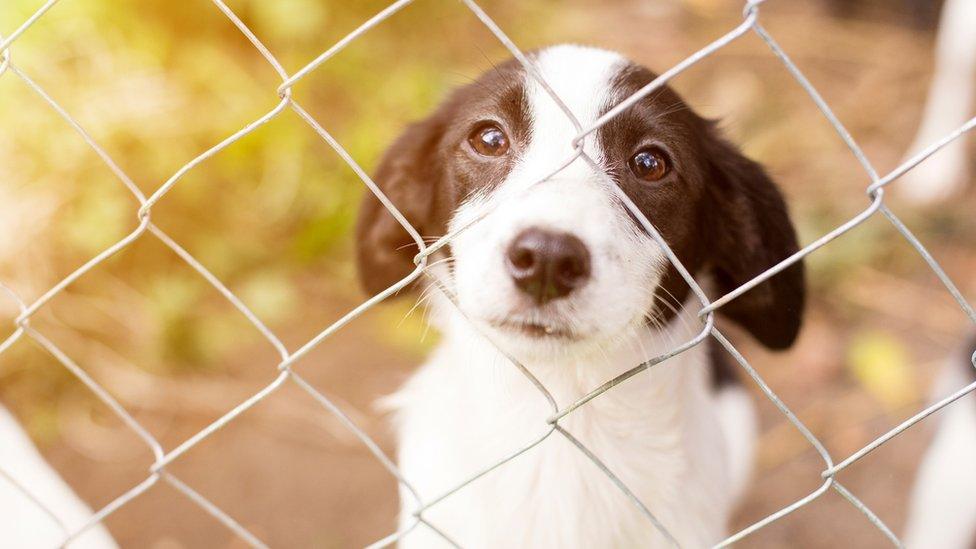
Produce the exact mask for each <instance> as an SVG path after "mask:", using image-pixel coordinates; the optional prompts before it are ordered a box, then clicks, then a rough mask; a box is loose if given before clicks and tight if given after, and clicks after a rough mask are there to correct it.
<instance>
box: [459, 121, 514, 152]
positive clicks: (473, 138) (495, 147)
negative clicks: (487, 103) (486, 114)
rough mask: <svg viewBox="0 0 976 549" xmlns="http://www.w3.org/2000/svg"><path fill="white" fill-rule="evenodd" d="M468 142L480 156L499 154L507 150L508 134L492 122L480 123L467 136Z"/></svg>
mask: <svg viewBox="0 0 976 549" xmlns="http://www.w3.org/2000/svg"><path fill="white" fill-rule="evenodd" d="M468 143H469V144H470V145H471V148H472V149H474V150H475V152H476V153H478V154H480V155H481V156H501V155H503V154H505V153H506V152H508V136H507V135H505V132H503V131H502V130H501V128H499V127H498V126H496V125H494V124H482V125H480V126H478V127H477V128H475V129H474V131H473V132H471V134H470V135H469V136H468Z"/></svg>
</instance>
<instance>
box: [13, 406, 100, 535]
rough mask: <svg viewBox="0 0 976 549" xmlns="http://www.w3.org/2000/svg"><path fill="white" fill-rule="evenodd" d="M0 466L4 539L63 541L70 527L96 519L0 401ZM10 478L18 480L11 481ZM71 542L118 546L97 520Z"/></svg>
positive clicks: (74, 527)
mask: <svg viewBox="0 0 976 549" xmlns="http://www.w3.org/2000/svg"><path fill="white" fill-rule="evenodd" d="M0 472H2V473H3V474H2V475H0V540H2V543H0V545H2V546H4V547H23V548H27V549H29V548H47V547H59V546H60V544H61V542H62V541H64V537H65V535H66V534H67V533H68V532H71V531H73V530H74V529H76V528H80V527H82V526H83V525H84V524H86V523H87V522H88V521H89V519H91V514H92V513H91V510H90V509H89V508H88V506H87V505H85V504H84V502H82V501H81V499H79V498H78V496H77V495H75V493H74V492H73V491H72V490H71V488H70V487H69V486H68V485H67V483H65V482H64V480H63V479H62V478H61V477H60V476H59V475H58V473H57V472H56V471H55V470H54V469H53V468H52V467H51V466H50V465H49V464H48V463H47V462H46V461H45V460H44V457H43V456H41V454H40V452H38V451H37V448H35V447H34V444H33V443H32V442H31V440H30V437H28V436H27V433H25V432H24V430H23V429H22V428H21V427H20V424H19V423H18V422H17V420H16V419H14V417H13V416H12V415H11V414H10V412H8V411H7V410H6V409H5V408H4V407H3V406H0ZM10 480H13V481H14V482H16V483H17V484H16V485H14V484H11V482H10ZM22 489H23V490H26V491H28V492H29V493H30V495H27V494H25V493H24V491H22ZM40 505H43V506H44V508H46V510H45V509H42V508H41V507H40ZM49 512H50V514H49ZM52 515H53V516H52ZM68 547H70V548H71V549H113V548H115V547H118V546H117V545H116V544H115V540H113V539H112V536H111V535H110V534H109V533H108V530H107V529H106V528H105V527H104V526H103V525H101V524H96V525H95V526H93V527H91V528H89V529H88V530H86V531H85V532H84V533H82V534H81V535H80V536H78V538H77V539H76V540H74V541H73V542H72V543H71V544H69V545H68Z"/></svg>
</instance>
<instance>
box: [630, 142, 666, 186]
mask: <svg viewBox="0 0 976 549" xmlns="http://www.w3.org/2000/svg"><path fill="white" fill-rule="evenodd" d="M630 170H631V171H632V172H634V175H636V176H637V177H638V178H639V179H643V180H644V181H658V180H660V179H662V178H663V177H664V176H665V175H668V172H669V171H671V166H670V165H669V164H668V157H667V156H665V154H664V153H663V152H661V151H660V150H658V149H655V148H647V149H642V150H640V151H638V152H637V154H635V155H634V156H632V157H631V158H630Z"/></svg>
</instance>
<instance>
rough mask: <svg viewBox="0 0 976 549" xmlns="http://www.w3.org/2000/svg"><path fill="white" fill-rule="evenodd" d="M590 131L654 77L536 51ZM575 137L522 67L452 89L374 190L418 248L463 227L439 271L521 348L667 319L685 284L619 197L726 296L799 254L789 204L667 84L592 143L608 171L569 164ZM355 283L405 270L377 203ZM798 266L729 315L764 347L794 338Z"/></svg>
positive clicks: (398, 147) (410, 247) (365, 215)
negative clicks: (416, 236)
mask: <svg viewBox="0 0 976 549" xmlns="http://www.w3.org/2000/svg"><path fill="white" fill-rule="evenodd" d="M531 58H532V61H533V63H535V65H536V67H537V68H538V71H539V72H540V74H541V75H542V77H543V78H544V79H545V80H546V82H547V83H548V84H549V85H550V86H551V87H552V89H553V91H555V93H556V94H557V95H558V96H559V97H560V98H561V99H562V100H563V101H564V102H565V104H566V106H567V107H568V108H569V109H570V110H571V111H572V112H573V114H574V115H575V116H576V117H577V118H578V119H579V121H580V122H581V123H582V124H583V125H584V126H586V125H588V124H590V123H592V122H593V121H595V120H596V119H597V118H598V117H599V116H600V115H601V114H603V113H605V112H606V111H607V110H609V109H610V108H611V107H612V106H614V105H615V104H617V103H618V102H620V101H621V100H623V99H624V98H626V97H628V96H629V95H631V94H632V93H634V92H635V91H637V90H638V89H640V88H641V87H642V86H644V85H646V84H647V83H649V82H650V81H651V80H653V78H654V77H655V75H654V74H653V73H651V72H650V71H648V70H647V69H645V68H643V67H641V66H638V65H635V64H633V63H631V62H628V61H627V60H625V59H624V58H622V57H620V56H619V55H617V54H615V53H611V52H607V51H602V50H597V49H592V48H584V47H577V46H557V47H553V48H549V49H545V50H541V51H539V52H537V53H536V54H533V55H532V56H531ZM575 134H576V130H575V129H574V127H573V125H572V124H571V122H570V121H569V119H568V118H567V117H566V115H565V113H564V112H563V111H562V110H561V109H560V107H559V106H558V105H557V104H556V103H555V102H554V101H553V100H552V99H551V98H550V96H549V95H548V94H547V93H546V91H545V90H544V89H543V88H542V87H541V86H540V85H539V84H537V83H536V81H535V80H534V79H533V78H532V77H531V76H530V75H529V74H527V73H526V72H525V71H524V69H523V68H522V67H521V66H520V65H519V64H518V63H517V62H515V61H514V60H513V61H509V62H507V63H505V64H502V65H500V66H498V67H496V68H495V69H494V70H492V71H489V72H488V73H486V74H485V75H484V76H482V77H481V78H480V79H478V80H477V81H475V82H474V83H472V84H470V85H468V86H466V87H464V88H461V89H460V90H458V91H457V92H455V93H454V94H453V95H452V96H451V97H450V98H449V99H448V100H447V101H445V102H444V103H443V104H442V105H441V107H440V108H439V109H438V110H437V111H436V112H435V113H434V114H432V115H431V116H430V117H429V118H427V119H426V120H424V121H421V122H418V123H415V124H413V125H412V126H410V127H409V128H408V129H407V130H406V132H405V133H404V134H403V135H402V136H401V137H400V138H399V139H398V140H397V141H396V143H394V145H393V146H392V147H390V149H389V150H388V151H387V153H386V156H385V157H384V159H383V161H382V163H381V165H380V168H379V170H378V172H377V174H376V178H375V179H376V182H377V184H378V185H379V186H380V187H381V188H382V189H383V191H384V193H386V194H387V196H388V197H389V198H390V199H391V200H392V201H393V203H394V204H396V205H397V207H398V208H399V209H400V210H401V211H402V213H403V214H404V215H405V217H406V218H407V219H408V220H409V221H410V223H411V224H412V225H413V226H414V227H416V228H417V229H418V231H419V232H420V234H421V235H424V236H439V235H443V234H445V233H446V232H447V231H449V230H452V229H455V228H458V227H461V226H464V225H466V224H467V223H468V222H469V221H470V220H472V219H478V218H480V219H479V220H478V221H477V222H475V223H473V224H472V225H471V226H469V227H467V228H466V229H465V230H464V231H462V232H461V233H460V234H459V235H458V237H457V238H456V239H455V240H453V241H452V242H451V243H450V247H449V249H448V254H449V255H450V259H449V260H448V262H447V265H448V266H449V267H450V268H449V269H445V272H446V273H447V276H448V278H449V285H450V286H451V287H452V289H453V290H454V291H455V292H456V295H457V299H458V302H459V304H460V307H461V309H462V311H463V312H464V313H465V314H466V316H468V317H469V318H470V319H471V320H472V321H474V322H476V323H478V324H480V325H481V326H482V327H483V328H484V329H486V330H489V331H491V332H493V334H494V335H495V336H497V337H495V338H494V339H495V340H496V341H501V342H505V344H507V345H510V346H511V349H510V350H511V351H515V352H532V351H536V352H537V351H540V350H544V351H545V350H548V351H551V350H552V349H554V348H555V347H556V346H558V347H560V348H566V347H573V346H576V345H580V344H588V343H594V342H596V343H600V342H606V341H608V340H609V339H613V338H616V337H618V336H619V335H620V334H624V333H628V332H629V331H631V330H633V329H635V328H641V327H643V326H645V325H648V324H651V325H654V324H659V323H662V322H667V321H668V320H669V319H670V317H671V316H672V315H673V314H674V311H675V309H676V308H679V307H681V304H682V303H683V302H684V299H685V297H686V296H687V294H688V291H689V289H688V287H687V285H686V284H685V282H684V281H683V280H682V279H681V277H680V275H679V274H678V272H677V270H676V269H675V268H674V267H673V266H672V265H671V263H670V262H669V261H668V260H667V258H666V257H665V255H664V253H663V252H662V250H661V249H660V247H659V246H658V245H657V243H656V242H655V241H654V239H653V238H652V237H651V236H650V235H649V234H647V233H646V231H644V230H643V229H642V228H641V225H640V224H639V223H638V222H637V220H635V219H634V217H633V216H632V215H630V213H629V212H628V210H627V209H626V208H625V207H624V206H623V205H622V204H621V203H620V201H619V200H618V199H616V198H615V196H614V193H613V192H612V190H611V189H610V188H608V185H610V184H615V185H617V186H619V188H620V189H622V190H623V191H624V193H626V195H627V196H628V197H629V198H630V199H631V201H633V202H634V204H635V205H636V206H637V207H638V208H639V209H640V211H641V212H642V213H643V214H644V215H645V216H646V217H647V219H648V220H650V222H651V223H652V224H653V225H654V227H655V228H656V229H657V230H658V231H659V232H660V234H661V236H662V237H663V238H664V239H665V240H666V241H667V243H668V245H669V246H670V247H671V248H672V250H674V252H675V254H676V255H677V256H678V258H679V259H680V260H681V262H682V263H683V264H684V265H685V267H687V268H688V270H689V271H691V272H692V273H695V274H696V275H703V276H707V277H710V278H711V283H712V285H713V287H714V289H715V290H716V291H717V292H720V293H722V294H724V293H726V292H728V291H730V290H733V289H735V288H736V287H738V286H739V285H741V284H743V283H745V282H747V281H748V280H750V279H751V278H753V277H754V276H756V275H757V274H759V273H761V272H762V271H763V270H765V269H767V268H769V267H771V266H772V265H774V264H775V263H777V262H778V261H779V260H781V259H783V258H785V257H787V256H789V255H790V254H792V253H793V252H795V251H796V250H797V243H796V236H795V233H794V230H793V226H792V224H791V222H790V219H789V216H788V213H787V209H786V206H785V204H784V202H783V198H782V196H781V195H780V193H779V191H778V190H777V188H776V186H775V185H774V183H773V182H772V181H771V180H770V179H769V176H768V175H767V174H766V173H765V171H764V170H763V169H762V167H761V166H759V165H758V164H756V163H755V162H753V161H751V160H749V159H748V158H746V157H744V156H743V155H742V154H741V153H740V152H739V151H738V150H737V149H736V148H735V147H734V146H733V145H731V144H730V143H728V142H727V141H725V140H724V139H723V138H722V137H721V136H720V135H719V133H718V131H717V130H716V128H715V126H714V124H713V123H712V122H710V121H707V120H704V119H702V118H701V117H699V116H698V115H696V114H695V113H694V112H692V111H691V110H690V109H689V108H688V107H687V105H685V103H684V102H683V101H682V100H681V99H680V98H679V97H678V96H677V94H675V93H674V92H673V91H671V90H670V89H668V88H667V87H664V88H661V89H660V90H659V91H656V92H654V93H652V94H650V95H649V96H647V97H645V98H644V99H642V100H641V101H639V102H637V103H636V104H635V105H634V106H633V107H632V108H630V109H627V110H626V111H624V112H623V113H621V114H620V115H619V116H617V117H615V118H613V119H612V120H611V121H610V122H608V123H607V124H606V125H604V126H603V127H601V128H600V129H599V130H597V131H596V132H594V133H593V134H591V135H590V136H589V137H588V138H587V139H586V140H585V145H584V150H585V152H586V153H587V154H588V155H589V156H590V157H591V158H593V159H594V160H595V161H596V162H597V163H598V165H599V170H600V172H602V173H598V172H597V171H595V170H594V169H593V167H592V166H591V165H589V164H587V163H586V162H585V161H584V160H583V159H581V158H578V159H576V160H575V161H573V162H572V163H571V164H569V165H568V166H566V167H565V168H563V169H562V170H560V171H559V172H558V173H556V174H555V175H553V176H552V177H550V178H549V179H547V180H545V181H543V182H541V183H538V182H539V181H540V180H541V179H543V178H545V177H546V176H548V175H550V174H551V173H552V172H553V171H554V170H556V168H558V167H559V165H560V164H562V163H565V161H566V160H567V159H568V158H569V157H570V155H571V153H572V151H573V148H572V145H571V143H570V142H571V139H572V136H573V135H575ZM358 246H359V248H358V261H359V272H360V275H361V277H362V281H363V284H364V285H365V287H366V289H367V290H368V291H370V292H372V293H377V292H379V291H382V290H383V289H385V288H386V287H388V286H390V285H391V284H393V283H395V282H396V281H397V280H399V279H401V278H403V277H405V276H406V275H408V274H409V273H410V272H411V271H412V270H413V268H414V264H413V261H412V258H413V257H414V255H415V254H416V252H417V248H416V245H415V244H414V243H413V241H412V239H411V238H410V236H409V235H408V234H407V233H406V231H404V230H403V229H402V228H401V227H400V226H399V225H398V224H397V222H396V221H395V220H394V218H393V217H392V216H391V215H390V214H389V213H388V212H386V211H385V209H384V208H383V207H382V206H381V205H380V203H379V201H378V200H376V199H375V198H374V197H373V196H372V195H369V196H367V197H366V200H365V202H364V204H363V208H362V212H361V215H360V219H359V225H358ZM803 302H804V282H803V267H802V264H800V263H797V264H795V265H793V266H792V267H790V268H788V269H786V270H785V271H783V272H781V273H779V274H778V275H776V276H775V277H773V278H771V279H770V280H768V281H766V282H764V283H763V284H761V285H759V286H757V287H756V288H754V289H752V290H750V291H749V292H747V293H745V294H743V295H742V296H740V297H739V298H737V299H735V300H733V301H732V302H730V303H729V304H728V305H726V306H725V307H723V308H721V309H720V313H721V314H724V315H725V316H727V317H728V318H730V319H732V320H733V321H735V322H736V323H738V324H739V325H741V326H742V327H744V328H745V329H746V330H747V331H749V332H750V333H751V334H752V335H753V336H755V337H756V338H757V339H758V340H759V341H760V342H762V343H763V344H765V345H766V346H768V347H771V348H784V347H787V346H789V345H790V344H791V343H792V342H793V340H794V339H795V337H796V334H797V332H798V330H799V327H800V321H801V315H802V309H803Z"/></svg>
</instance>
